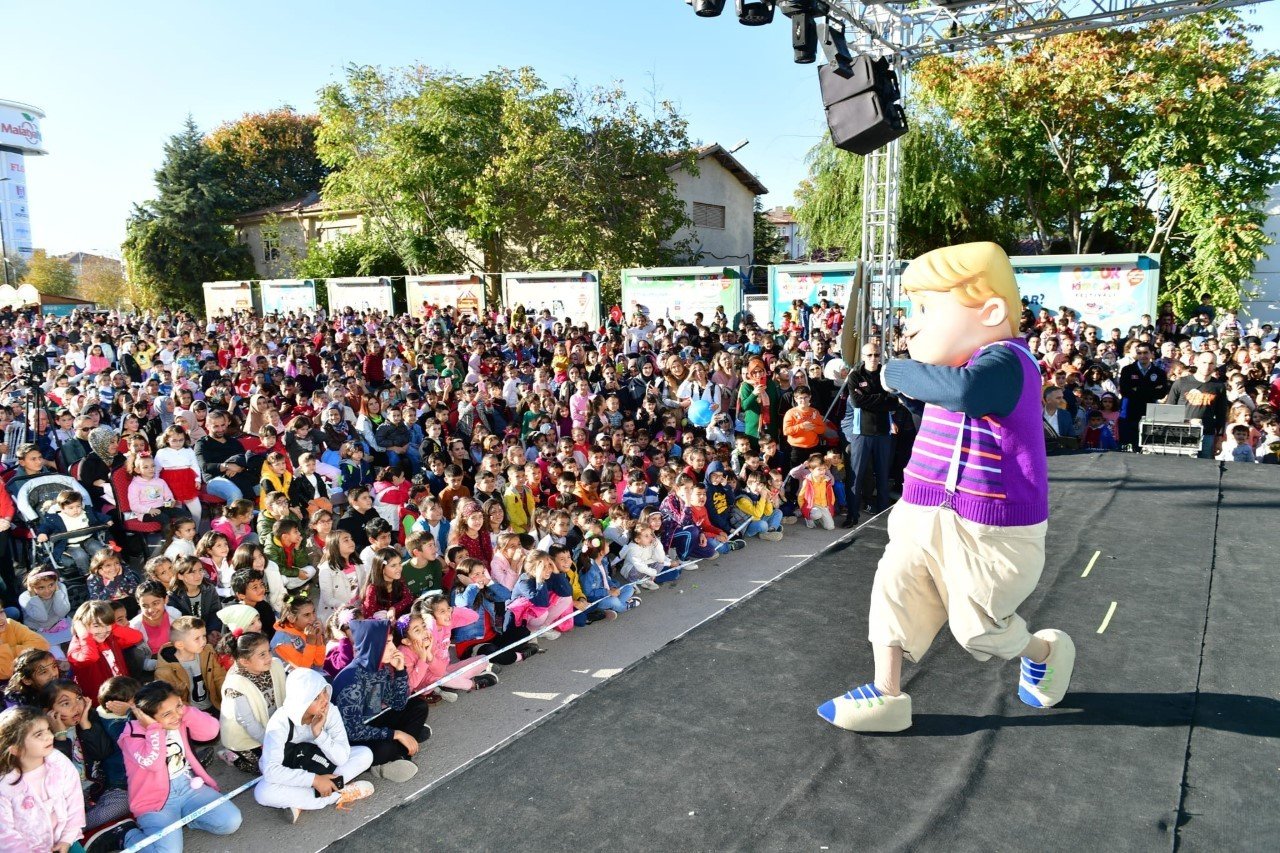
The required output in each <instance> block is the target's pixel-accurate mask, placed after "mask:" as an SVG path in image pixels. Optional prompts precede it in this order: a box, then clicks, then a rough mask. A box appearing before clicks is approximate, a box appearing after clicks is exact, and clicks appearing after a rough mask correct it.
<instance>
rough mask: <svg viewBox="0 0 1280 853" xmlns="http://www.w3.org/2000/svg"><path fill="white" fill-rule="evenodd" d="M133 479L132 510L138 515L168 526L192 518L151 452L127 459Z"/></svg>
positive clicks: (130, 491)
mask: <svg viewBox="0 0 1280 853" xmlns="http://www.w3.org/2000/svg"><path fill="white" fill-rule="evenodd" d="M127 464H128V468H129V473H130V474H132V475H133V479H131V480H130V481H129V511H130V512H132V513H133V514H134V515H135V516H137V517H138V518H144V519H148V520H150V521H159V522H160V523H161V524H162V525H164V527H165V528H166V529H167V528H169V527H170V526H172V524H173V522H174V521H176V520H177V519H179V518H189V517H190V515H189V514H188V512H187V508H186V507H185V506H183V505H182V504H181V503H179V502H178V501H177V500H176V499H175V498H174V496H173V492H172V491H171V490H170V489H169V484H168V483H166V482H165V481H164V480H162V479H160V477H158V476H156V460H155V459H153V458H152V457H150V456H132V457H130V461H129V462H128V463H127Z"/></svg>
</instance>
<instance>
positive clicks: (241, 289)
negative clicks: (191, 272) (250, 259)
mask: <svg viewBox="0 0 1280 853" xmlns="http://www.w3.org/2000/svg"><path fill="white" fill-rule="evenodd" d="M255 308H256V306H255V303H254V299H253V282H251V281H206V282H205V283H204V315H205V317H206V318H208V319H210V320H212V319H213V318H214V317H218V316H223V317H230V316H231V313H232V312H233V311H250V312H252V311H254V310H255Z"/></svg>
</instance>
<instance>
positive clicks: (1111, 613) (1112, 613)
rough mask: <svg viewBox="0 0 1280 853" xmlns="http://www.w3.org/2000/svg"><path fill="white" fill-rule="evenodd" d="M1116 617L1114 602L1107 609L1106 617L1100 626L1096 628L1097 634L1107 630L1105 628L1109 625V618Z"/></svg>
mask: <svg viewBox="0 0 1280 853" xmlns="http://www.w3.org/2000/svg"><path fill="white" fill-rule="evenodd" d="M1115 615H1116V602H1114V601H1113V602H1111V606H1110V607H1108V608H1107V615H1106V616H1105V617H1104V618H1103V620H1102V624H1101V625H1099V626H1098V633H1099V634H1101V633H1102V632H1103V631H1105V630H1107V626H1108V625H1110V624H1111V617H1112V616H1115Z"/></svg>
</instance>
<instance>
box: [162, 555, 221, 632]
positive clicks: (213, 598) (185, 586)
mask: <svg viewBox="0 0 1280 853" xmlns="http://www.w3.org/2000/svg"><path fill="white" fill-rule="evenodd" d="M169 606H170V607H172V608H173V609H174V610H177V611H178V613H179V615H182V616H194V617H196V618H197V619H202V620H204V624H205V630H206V632H207V634H208V640H209V645H211V646H216V645H217V644H218V640H220V639H221V638H222V622H220V621H219V620H218V610H219V609H220V608H221V607H222V602H221V601H220V600H219V599H218V593H217V592H216V591H215V590H214V587H213V583H212V582H210V580H209V577H208V575H207V574H206V573H205V570H204V566H202V565H201V564H200V560H198V559H197V558H195V557H179V558H178V561H177V563H176V564H175V565H174V569H173V581H172V582H171V583H170V584H169Z"/></svg>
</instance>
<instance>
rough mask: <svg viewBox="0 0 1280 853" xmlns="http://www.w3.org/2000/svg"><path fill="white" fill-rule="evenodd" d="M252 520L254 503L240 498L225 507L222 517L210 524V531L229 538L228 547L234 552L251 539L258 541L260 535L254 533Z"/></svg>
mask: <svg viewBox="0 0 1280 853" xmlns="http://www.w3.org/2000/svg"><path fill="white" fill-rule="evenodd" d="M252 520H253V501H250V500H245V499H244V498H240V499H239V500H234V501H232V502H231V503H229V504H227V505H226V506H225V507H223V508H222V515H221V517H219V518H215V519H214V520H213V521H212V522H211V523H210V524H209V529H210V530H211V531H213V532H214V533H221V534H222V535H223V536H225V537H227V542H228V545H229V546H230V548H231V550H232V551H234V550H235V549H237V548H239V547H240V546H241V545H242V544H244V543H245V542H247V541H249V540H250V539H253V540H254V541H256V540H257V538H258V534H257V533H255V532H254V529H253V526H252V524H251V522H252Z"/></svg>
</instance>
